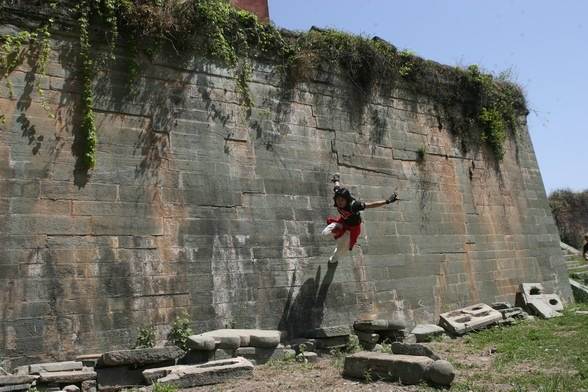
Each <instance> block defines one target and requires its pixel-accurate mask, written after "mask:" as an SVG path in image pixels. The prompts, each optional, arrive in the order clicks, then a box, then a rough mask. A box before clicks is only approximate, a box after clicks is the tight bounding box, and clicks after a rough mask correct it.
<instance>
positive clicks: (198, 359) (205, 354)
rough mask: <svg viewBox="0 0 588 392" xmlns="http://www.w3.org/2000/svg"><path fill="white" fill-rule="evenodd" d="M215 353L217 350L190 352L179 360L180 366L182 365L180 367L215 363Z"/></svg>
mask: <svg viewBox="0 0 588 392" xmlns="http://www.w3.org/2000/svg"><path fill="white" fill-rule="evenodd" d="M215 351H216V350H213V351H208V350H206V351H200V350H190V351H188V352H187V353H186V354H185V355H184V356H183V357H182V358H180V359H179V360H178V364H180V365H195V364H199V363H204V362H208V361H214V354H215Z"/></svg>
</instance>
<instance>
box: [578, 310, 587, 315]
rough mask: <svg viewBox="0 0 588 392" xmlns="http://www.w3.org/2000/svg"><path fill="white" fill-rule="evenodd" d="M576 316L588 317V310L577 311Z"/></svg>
mask: <svg viewBox="0 0 588 392" xmlns="http://www.w3.org/2000/svg"><path fill="white" fill-rule="evenodd" d="M576 314H577V315H578V316H587V315H588V310H576Z"/></svg>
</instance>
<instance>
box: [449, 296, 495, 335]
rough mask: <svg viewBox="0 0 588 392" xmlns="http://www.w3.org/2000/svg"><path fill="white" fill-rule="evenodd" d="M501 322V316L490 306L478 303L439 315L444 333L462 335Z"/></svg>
mask: <svg viewBox="0 0 588 392" xmlns="http://www.w3.org/2000/svg"><path fill="white" fill-rule="evenodd" d="M498 320H502V314H501V313H500V312H499V311H497V310H494V309H492V308H491V307H490V306H488V305H486V304H483V303H480V304H476V305H472V306H467V307H465V308H461V309H456V310H453V311H451V312H447V313H442V314H441V315H440V321H439V324H440V325H441V326H442V327H443V328H445V330H446V331H448V332H450V333H453V334H456V335H463V334H465V333H466V332H469V331H474V330H479V329H483V328H486V327H487V326H489V325H492V324H495V323H497V322H498Z"/></svg>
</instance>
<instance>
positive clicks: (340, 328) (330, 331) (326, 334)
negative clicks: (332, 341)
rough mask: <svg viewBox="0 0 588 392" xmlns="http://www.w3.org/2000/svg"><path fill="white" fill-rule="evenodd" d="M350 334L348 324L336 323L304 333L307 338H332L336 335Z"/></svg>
mask: <svg viewBox="0 0 588 392" xmlns="http://www.w3.org/2000/svg"><path fill="white" fill-rule="evenodd" d="M350 334H351V328H349V326H348V325H337V326H333V327H321V328H315V329H312V330H309V331H306V332H305V333H304V336H305V337H307V338H315V339H316V338H333V337H338V336H348V335H350Z"/></svg>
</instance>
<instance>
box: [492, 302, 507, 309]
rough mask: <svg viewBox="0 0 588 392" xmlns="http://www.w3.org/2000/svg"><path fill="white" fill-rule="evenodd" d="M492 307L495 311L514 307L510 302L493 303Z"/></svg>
mask: <svg viewBox="0 0 588 392" xmlns="http://www.w3.org/2000/svg"><path fill="white" fill-rule="evenodd" d="M490 307H491V308H492V309H494V310H505V309H510V308H512V305H511V304H510V303H508V302H493V303H491V304H490Z"/></svg>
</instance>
